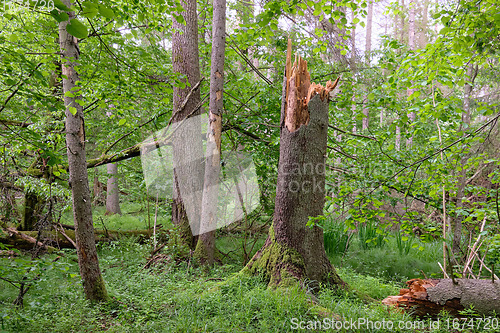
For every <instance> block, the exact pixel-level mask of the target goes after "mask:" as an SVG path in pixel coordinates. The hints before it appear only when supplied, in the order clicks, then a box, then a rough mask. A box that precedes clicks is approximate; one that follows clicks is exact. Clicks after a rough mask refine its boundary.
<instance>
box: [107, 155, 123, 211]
mask: <svg viewBox="0 0 500 333" xmlns="http://www.w3.org/2000/svg"><path fill="white" fill-rule="evenodd" d="M106 168H107V172H108V175H109V178H108V186H107V191H106V215H113V214H120V215H121V214H122V211H121V210H120V189H119V188H118V182H117V179H116V174H117V173H118V166H117V165H116V163H108V164H107V165H106Z"/></svg>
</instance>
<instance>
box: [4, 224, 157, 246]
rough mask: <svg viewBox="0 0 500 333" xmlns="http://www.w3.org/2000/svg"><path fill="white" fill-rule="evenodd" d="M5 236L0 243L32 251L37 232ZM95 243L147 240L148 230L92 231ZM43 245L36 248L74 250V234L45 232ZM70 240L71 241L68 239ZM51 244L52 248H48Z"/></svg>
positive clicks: (14, 232)
mask: <svg viewBox="0 0 500 333" xmlns="http://www.w3.org/2000/svg"><path fill="white" fill-rule="evenodd" d="M4 231H5V235H2V234H1V233H0V243H2V244H8V245H12V246H14V247H15V248H17V249H22V250H28V249H32V248H33V246H34V245H35V244H36V242H37V238H38V231H23V232H20V231H18V230H16V229H15V228H11V227H10V228H5V229H4ZM94 233H95V241H96V242H110V241H115V240H118V239H119V238H120V237H128V236H140V237H143V238H149V237H150V236H151V231H150V230H128V231H118V230H94ZM41 237H42V238H41V239H43V240H44V243H42V242H38V246H39V247H41V248H42V249H45V250H49V251H51V250H55V248H56V247H57V248H75V246H74V245H75V244H74V242H75V232H74V231H73V230H65V231H64V234H63V233H61V230H60V229H59V230H57V231H45V232H43V233H42V235H41ZM68 238H69V239H71V241H70V240H69V239H68ZM47 244H51V245H53V246H54V247H53V246H49V245H47Z"/></svg>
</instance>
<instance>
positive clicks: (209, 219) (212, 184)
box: [195, 0, 226, 265]
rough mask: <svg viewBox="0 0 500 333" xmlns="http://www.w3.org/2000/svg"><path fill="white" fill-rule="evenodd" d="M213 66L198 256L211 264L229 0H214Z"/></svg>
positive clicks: (217, 184) (204, 262)
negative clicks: (227, 4) (201, 231)
mask: <svg viewBox="0 0 500 333" xmlns="http://www.w3.org/2000/svg"><path fill="white" fill-rule="evenodd" d="M212 29H213V32H212V68H211V70H210V72H211V73H210V106H209V112H210V114H209V130H208V135H207V139H208V140H207V152H206V161H205V177H204V178H205V182H204V185H203V199H202V205H201V220H200V228H201V230H203V231H207V232H204V233H201V234H200V237H199V238H198V244H197V245H196V251H195V256H196V257H197V258H198V259H199V260H200V262H201V263H202V264H207V265H211V264H213V262H214V254H215V230H216V229H217V208H218V195H219V175H220V154H221V135H222V112H223V109H224V104H223V90H224V52H225V47H226V38H225V33H226V0H214V2H213V22H212Z"/></svg>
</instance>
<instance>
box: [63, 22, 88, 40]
mask: <svg viewBox="0 0 500 333" xmlns="http://www.w3.org/2000/svg"><path fill="white" fill-rule="evenodd" d="M66 31H67V32H68V33H69V34H70V35H71V36H74V37H76V38H80V39H82V38H85V37H87V36H88V35H89V33H88V31H87V27H86V26H85V25H84V24H83V23H82V22H80V21H78V20H77V19H71V21H70V22H69V24H68V25H67V26H66Z"/></svg>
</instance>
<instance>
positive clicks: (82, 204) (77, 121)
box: [59, 0, 108, 301]
mask: <svg viewBox="0 0 500 333" xmlns="http://www.w3.org/2000/svg"><path fill="white" fill-rule="evenodd" d="M63 2H64V4H65V5H66V6H67V7H68V8H69V7H70V6H71V3H70V1H69V0H63ZM68 15H69V20H71V19H73V18H74V17H75V13H74V12H68ZM69 20H68V21H64V22H61V23H60V24H59V43H60V48H61V53H62V57H63V65H62V77H63V92H64V105H65V107H66V111H65V113H66V145H67V153H68V169H69V184H70V187H71V192H72V202H73V217H74V220H75V234H76V244H77V252H78V265H79V266H80V275H81V276H82V281H83V289H84V291H85V295H86V297H87V298H88V299H89V300H93V301H102V300H106V299H107V298H108V295H107V292H106V287H105V285H104V280H103V278H102V275H101V270H100V269H99V259H98V258H97V250H96V247H95V239H94V224H93V221H92V208H91V200H90V189H89V180H88V174H87V161H86V159H85V124H84V118H83V107H82V106H81V105H80V103H78V102H79V101H78V99H80V98H81V97H79V88H78V86H77V83H78V82H79V81H80V78H79V75H78V73H77V72H76V71H75V66H76V65H77V63H76V61H78V58H79V49H78V45H77V43H78V41H77V39H76V37H73V36H71V35H70V34H69V33H68V32H67V31H66V26H67V25H68V23H69ZM72 96H73V97H72Z"/></svg>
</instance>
